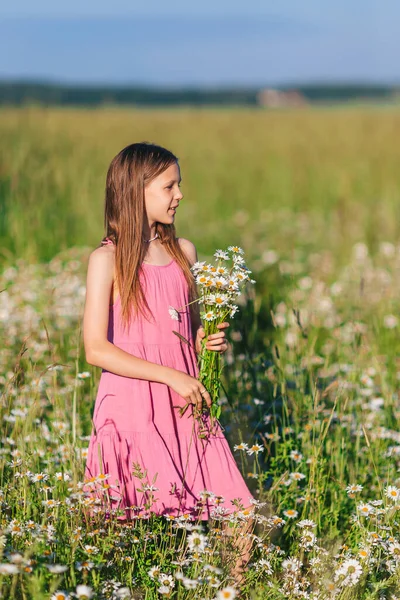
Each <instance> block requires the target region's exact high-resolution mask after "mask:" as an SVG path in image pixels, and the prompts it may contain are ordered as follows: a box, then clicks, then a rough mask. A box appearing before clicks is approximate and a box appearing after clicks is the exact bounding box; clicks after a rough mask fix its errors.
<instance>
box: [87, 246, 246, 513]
mask: <svg viewBox="0 0 400 600" xmlns="http://www.w3.org/2000/svg"><path fill="white" fill-rule="evenodd" d="M103 243H106V242H103ZM107 243H112V242H111V240H109V241H108V242H107ZM140 278H141V282H142V285H144V286H145V293H146V299H147V301H148V303H149V306H150V309H151V311H152V313H153V315H154V316H155V319H156V323H153V322H149V321H147V320H146V319H144V318H143V316H142V315H140V316H139V318H137V317H136V318H135V319H134V320H133V321H132V322H131V327H130V329H129V330H127V331H125V332H123V330H122V327H121V323H120V298H119V297H118V298H117V300H116V302H115V304H114V305H112V306H110V312H109V325H108V340H109V341H110V342H112V343H113V344H115V345H116V346H118V347H119V348H122V349H123V350H125V351H126V352H129V354H132V355H133V356H136V357H139V358H143V359H145V360H148V361H150V362H153V363H157V364H160V365H164V366H168V367H172V368H174V369H177V370H179V371H184V372H185V373H188V374H189V375H192V376H193V377H196V378H197V376H198V373H199V370H198V366H197V358H196V354H195V352H194V350H193V349H192V348H191V347H189V346H188V345H187V344H186V343H184V342H183V341H181V340H180V339H179V337H178V336H177V335H175V334H174V333H173V331H174V330H175V331H178V332H179V333H180V334H181V335H182V336H184V337H185V338H186V339H188V340H191V341H192V333H191V327H190V314H189V307H187V306H185V305H186V304H187V303H188V301H189V300H188V285H187V282H186V279H185V276H184V274H183V272H182V270H181V268H180V267H179V265H178V263H177V262H176V261H175V260H171V261H170V262H169V263H168V264H166V265H152V264H149V263H143V268H142V269H141V272H140ZM169 306H173V307H174V308H176V309H179V308H182V307H184V308H183V310H180V311H179V321H177V320H173V319H172V318H171V316H170V314H169V311H168V308H169ZM185 403H186V401H185V399H184V398H183V397H182V396H180V395H179V394H177V393H176V392H175V391H174V390H173V389H172V388H170V387H169V386H168V385H166V384H164V383H158V382H154V381H148V380H144V379H135V378H131V377H123V376H120V375H116V374H115V373H112V372H110V371H107V370H105V369H102V373H101V377H100V383H99V387H98V391H97V397H96V402H95V406H94V414H93V429H92V432H91V436H90V442H89V448H88V455H87V462H86V469H85V480H86V482H88V480H90V479H92V478H96V477H98V476H99V475H101V474H105V475H108V478H107V479H106V482H107V484H108V485H110V486H111V487H110V488H109V489H108V491H107V494H109V500H108V505H109V507H111V508H112V509H115V508H121V509H124V512H125V515H126V517H127V518H131V517H132V516H133V515H138V514H145V513H147V514H148V513H149V512H152V513H156V514H158V515H172V516H180V515H182V514H186V515H188V514H189V515H191V517H192V518H193V517H196V518H200V519H209V518H210V513H211V511H212V510H213V508H214V507H215V506H216V505H219V506H222V507H224V508H225V509H226V512H233V511H234V510H237V508H236V506H235V505H233V504H232V502H231V500H234V499H240V501H241V502H242V504H243V506H244V507H248V506H250V505H251V503H250V500H251V499H253V496H252V494H251V493H250V491H249V489H248V487H247V485H246V483H245V481H244V479H243V477H242V475H241V473H240V471H239V469H238V467H237V465H236V462H235V459H234V457H233V455H232V452H231V450H230V447H229V445H228V442H227V440H226V438H225V436H224V434H223V433H222V430H221V427H220V426H219V425H218V427H217V433H216V435H214V434H209V435H208V436H207V438H206V439H203V440H201V439H199V438H198V437H197V427H198V424H197V422H195V421H194V419H193V415H192V407H191V406H190V407H189V408H188V410H187V411H186V413H185V414H184V415H183V416H182V417H181V416H180V415H179V412H178V408H175V407H176V406H184V405H185ZM205 422H206V423H208V425H209V416H208V413H207V414H206V417H205ZM195 423H196V424H195ZM100 461H101V462H102V465H101V462H100ZM134 463H139V465H140V468H141V469H142V471H147V473H146V477H145V478H144V479H139V478H138V477H136V476H134V475H133V469H134V467H133V465H134ZM154 477H156V480H155V481H154ZM87 485H88V486H89V487H90V488H91V489H92V490H94V491H93V493H92V495H93V497H94V496H96V497H97V495H98V492H97V491H96V490H97V489H98V488H97V487H96V486H98V485H99V483H95V482H94V483H93V482H90V481H89V483H88V484H87ZM103 485H104V482H103ZM143 485H144V486H145V487H143ZM85 486H86V484H85ZM146 486H147V488H146ZM151 486H152V488H153V489H151ZM140 490H141V491H140ZM208 492H211V494H209V493H208ZM102 495H103V497H104V492H102ZM213 495H214V496H213ZM218 497H219V498H218ZM149 499H150V500H153V502H152V504H151V507H150V508H148V507H147V509H146V510H145V509H144V506H145V504H146V502H148V501H149Z"/></svg>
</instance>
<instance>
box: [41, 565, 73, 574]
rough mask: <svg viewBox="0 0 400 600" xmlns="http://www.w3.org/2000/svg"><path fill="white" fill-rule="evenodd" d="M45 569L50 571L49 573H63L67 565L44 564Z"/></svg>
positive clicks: (66, 569)
mask: <svg viewBox="0 0 400 600" xmlns="http://www.w3.org/2000/svg"><path fill="white" fill-rule="evenodd" d="M46 567H47V569H48V570H49V571H50V573H55V574H58V573H65V571H68V567H67V566H66V565H46Z"/></svg>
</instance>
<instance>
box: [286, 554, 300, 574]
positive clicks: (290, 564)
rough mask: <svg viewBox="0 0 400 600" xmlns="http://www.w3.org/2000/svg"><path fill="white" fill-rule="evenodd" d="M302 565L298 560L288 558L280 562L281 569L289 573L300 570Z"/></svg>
mask: <svg viewBox="0 0 400 600" xmlns="http://www.w3.org/2000/svg"><path fill="white" fill-rule="evenodd" d="M301 566H302V563H301V561H300V560H299V559H298V558H292V557H289V558H287V559H285V560H284V561H283V562H282V569H284V570H285V571H289V572H290V573H297V572H298V571H299V570H300V569H301Z"/></svg>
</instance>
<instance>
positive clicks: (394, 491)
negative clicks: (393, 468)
mask: <svg viewBox="0 0 400 600" xmlns="http://www.w3.org/2000/svg"><path fill="white" fill-rule="evenodd" d="M385 494H386V496H387V497H388V498H390V499H391V500H399V498H400V489H399V488H397V487H395V486H394V485H388V486H387V488H386V489H385Z"/></svg>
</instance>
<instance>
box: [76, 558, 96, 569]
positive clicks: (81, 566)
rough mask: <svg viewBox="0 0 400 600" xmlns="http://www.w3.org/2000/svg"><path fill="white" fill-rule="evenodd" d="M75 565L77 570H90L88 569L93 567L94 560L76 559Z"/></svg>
mask: <svg viewBox="0 0 400 600" xmlns="http://www.w3.org/2000/svg"><path fill="white" fill-rule="evenodd" d="M75 567H76V568H77V570H78V571H90V569H93V567H94V562H92V561H90V560H84V561H82V562H79V561H78V562H76V563H75Z"/></svg>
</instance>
